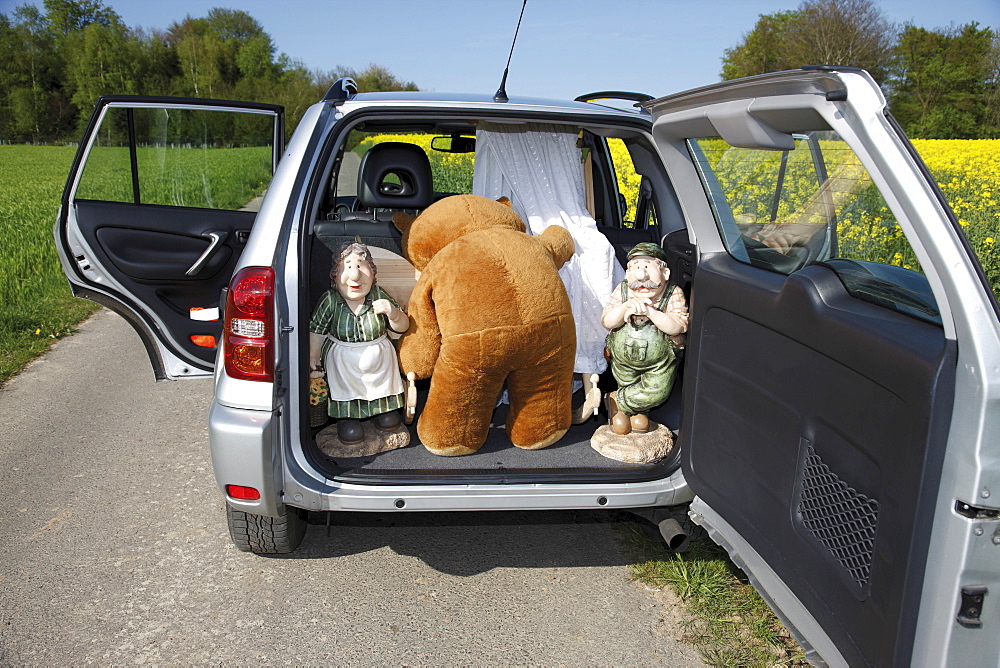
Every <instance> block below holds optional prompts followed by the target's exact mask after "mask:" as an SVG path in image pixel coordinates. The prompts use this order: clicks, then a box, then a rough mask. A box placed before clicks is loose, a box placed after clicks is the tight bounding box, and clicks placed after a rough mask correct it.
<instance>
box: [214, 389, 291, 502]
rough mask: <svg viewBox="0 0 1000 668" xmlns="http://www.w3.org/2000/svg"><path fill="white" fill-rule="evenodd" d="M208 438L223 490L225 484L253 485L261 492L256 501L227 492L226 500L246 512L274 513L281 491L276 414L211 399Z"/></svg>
mask: <svg viewBox="0 0 1000 668" xmlns="http://www.w3.org/2000/svg"><path fill="white" fill-rule="evenodd" d="M208 440H209V446H210V449H211V453H212V468H213V470H214V471H215V480H216V482H218V484H219V488H220V489H221V490H222V493H223V494H225V493H226V485H242V486H245V487H253V488H254V489H256V490H257V491H259V492H260V498H259V499H257V500H255V501H245V500H242V499H232V498H229V497H228V496H227V497H226V499H227V501H228V503H229V504H230V505H231V506H233V507H234V508H237V509H239V510H242V511H245V512H248V513H254V514H256V515H268V516H270V517H277V516H278V506H279V504H280V499H279V496H280V492H281V486H280V481H281V457H280V454H279V453H280V450H279V447H278V443H279V435H278V419H277V414H276V413H275V412H269V411H255V410H247V409H243V408H232V407H229V406H223V405H222V404H219V403H216V402H213V403H212V408H211V411H210V412H209V417H208Z"/></svg>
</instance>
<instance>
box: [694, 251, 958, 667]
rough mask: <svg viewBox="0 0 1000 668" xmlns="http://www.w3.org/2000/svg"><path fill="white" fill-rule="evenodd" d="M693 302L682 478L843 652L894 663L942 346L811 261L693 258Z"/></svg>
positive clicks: (936, 450)
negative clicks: (781, 266)
mask: <svg viewBox="0 0 1000 668" xmlns="http://www.w3.org/2000/svg"><path fill="white" fill-rule="evenodd" d="M693 302H694V303H693V310H692V317H691V319H692V322H697V323H699V325H698V327H696V328H693V331H692V334H691V336H690V339H689V345H688V355H689V362H688V371H689V377H690V370H691V369H692V368H696V369H697V373H696V378H695V380H694V382H693V383H690V381H689V384H688V385H687V386H686V392H687V394H686V395H685V417H684V420H683V424H684V425H685V432H686V433H685V435H684V438H685V442H694V443H697V444H698V447H697V448H688V449H687V450H686V457H685V459H686V461H685V476H686V478H687V479H688V481H689V483H690V484H691V485H692V487H693V488H694V489H695V490H696V491H697V493H698V495H699V497H701V498H702V500H703V501H704V502H705V503H707V504H708V505H709V506H711V507H712V508H714V509H715V510H716V511H718V512H719V514H720V515H722V516H724V517H726V519H727V521H728V522H729V523H730V525H732V526H733V527H734V528H735V529H736V530H737V531H738V532H739V533H740V534H741V535H742V536H743V537H744V538H746V539H747V541H748V542H749V543H751V544H752V545H754V548H755V549H756V550H757V552H758V553H759V554H760V555H761V557H762V558H764V559H765V560H766V561H767V562H768V563H769V564H770V565H771V567H772V569H774V571H775V572H776V573H777V574H778V576H779V577H780V578H781V580H783V581H784V582H785V583H786V584H787V585H788V586H789V587H790V588H791V589H792V590H794V591H796V592H797V595H798V596H799V598H800V600H801V601H802V602H803V604H804V605H805V606H806V608H807V609H808V610H809V611H810V612H811V614H812V615H813V616H814V617H815V618H816V619H817V620H818V621H820V623H821V624H822V625H823V626H824V628H826V630H827V633H828V634H829V635H830V636H831V638H833V639H834V641H835V642H836V643H837V644H838V646H840V648H841V651H842V652H843V653H844V655H845V658H846V659H847V660H848V662H849V663H850V664H851V665H864V664H873V665H890V664H893V663H895V662H896V661H897V660H898V659H899V658H900V657H902V656H906V653H907V651H908V649H907V648H908V645H909V644H910V643H912V630H913V629H912V621H913V618H912V616H908V615H907V614H906V609H907V604H913V603H914V600H913V597H914V596H917V595H918V591H917V590H914V589H912V588H911V585H912V583H911V582H910V581H909V578H910V577H911V573H912V572H913V571H911V570H910V569H911V568H918V567H919V563H914V559H918V558H919V555H920V554H921V553H923V552H925V550H922V549H920V548H919V546H915V545H912V544H911V542H912V541H911V537H913V536H915V535H916V536H921V535H926V532H927V531H928V524H929V515H928V513H927V512H926V511H927V507H928V503H929V499H928V498H927V496H926V495H924V494H923V493H922V492H923V491H924V490H927V489H932V487H930V486H929V484H931V483H933V480H931V479H928V478H932V477H933V475H934V471H935V470H936V468H935V467H934V463H935V462H939V461H940V458H941V451H942V449H943V446H942V443H943V442H944V441H943V439H942V438H941V437H942V427H943V426H946V425H947V423H948V419H949V416H950V412H951V403H950V400H949V399H948V397H949V396H950V394H949V392H950V388H951V383H952V381H953V377H952V375H953V371H952V370H953V369H954V364H955V351H954V347H953V346H952V345H950V344H948V342H947V341H946V340H945V338H944V335H943V332H942V330H941V328H940V327H937V326H935V325H932V324H929V323H925V322H921V321H919V320H917V319H915V318H911V317H908V316H905V315H901V314H897V313H893V312H889V311H886V309H882V308H879V307H877V306H873V305H871V304H868V303H866V302H863V301H859V300H857V299H854V298H853V297H851V296H850V295H849V294H848V293H847V291H846V290H845V288H844V287H843V285H842V284H841V282H840V280H839V279H838V278H837V276H836V274H835V273H834V272H833V271H831V270H829V269H827V268H825V267H823V266H821V265H814V266H810V267H807V268H805V269H803V270H801V271H799V272H797V273H795V274H793V275H791V276H788V277H785V276H781V275H779V274H775V273H772V272H769V271H765V270H761V269H758V268H755V267H752V266H748V265H746V264H743V263H740V262H738V261H736V260H734V259H733V258H731V257H730V256H728V255H716V256H714V257H712V258H707V259H705V258H703V259H702V262H701V264H700V265H699V272H698V276H697V282H696V283H695V299H694V300H693ZM692 365H694V366H693V367H692ZM733 490H740V493H739V494H738V495H734V494H733ZM915 548H916V549H915ZM918 570H919V568H918ZM818 574H822V576H820V577H817V576H818ZM908 626H909V627H910V628H905V627H908ZM897 628H899V632H898V633H890V632H887V629H897ZM851 648H853V650H854V651H853V653H852V652H851Z"/></svg>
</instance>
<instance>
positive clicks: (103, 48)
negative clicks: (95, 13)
mask: <svg viewBox="0 0 1000 668" xmlns="http://www.w3.org/2000/svg"><path fill="white" fill-rule="evenodd" d="M141 57H142V49H141V45H140V43H139V42H138V40H136V39H134V38H132V36H131V35H130V34H129V31H128V30H127V29H126V28H125V26H123V25H121V24H120V23H117V22H116V23H112V24H111V25H108V26H106V25H103V24H101V23H96V22H94V23H90V24H88V25H87V26H86V27H84V28H83V29H82V30H81V31H79V39H78V40H75V43H74V45H73V46H72V47H71V49H70V52H69V53H68V54H67V56H66V83H67V84H68V86H67V88H68V89H69V90H71V91H72V94H71V98H70V99H71V100H72V102H73V104H75V105H76V106H77V108H79V109H80V112H81V116H82V120H86V118H87V117H88V116H89V112H90V109H91V107H92V106H93V105H94V103H95V102H96V101H97V98H98V97H100V96H101V95H109V94H133V95H134V94H136V93H138V92H139V83H138V77H139V72H140V70H141Z"/></svg>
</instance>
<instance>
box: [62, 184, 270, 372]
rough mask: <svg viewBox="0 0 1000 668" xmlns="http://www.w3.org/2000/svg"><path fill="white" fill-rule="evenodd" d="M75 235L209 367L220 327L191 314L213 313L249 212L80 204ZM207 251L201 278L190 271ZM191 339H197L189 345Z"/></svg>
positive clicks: (239, 247)
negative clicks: (200, 311)
mask: <svg viewBox="0 0 1000 668" xmlns="http://www.w3.org/2000/svg"><path fill="white" fill-rule="evenodd" d="M75 214H76V215H75V218H76V223H77V226H78V229H79V232H80V234H81V235H82V236H83V238H84V239H85V240H86V241H87V243H88V246H89V247H90V249H91V250H92V251H93V252H94V254H95V257H93V258H90V260H91V261H92V262H96V263H97V264H98V265H99V266H101V267H102V268H103V270H104V272H105V273H106V274H108V275H109V276H111V277H112V278H113V279H114V280H115V281H116V282H117V283H119V284H121V285H127V286H129V287H128V289H129V292H130V293H131V296H132V297H133V298H134V299H135V300H136V301H138V302H140V303H142V304H145V305H146V306H147V307H149V308H150V309H151V310H153V311H154V312H155V313H156V315H157V316H158V318H159V320H160V321H161V323H162V327H165V328H166V329H167V330H168V331H170V332H171V334H172V335H173V338H174V339H175V341H176V342H177V344H178V345H179V346H181V347H182V349H183V350H184V351H186V352H187V353H189V354H190V355H191V356H193V357H195V358H196V359H199V360H202V361H203V362H205V363H206V364H210V363H211V362H212V361H213V360H214V358H215V349H214V347H212V346H205V345H198V344H197V343H195V341H202V342H207V341H210V340H211V339H200V338H198V337H214V338H215V339H216V340H217V339H218V337H219V335H220V333H221V325H220V324H219V321H217V320H199V319H193V318H192V311H191V309H195V310H196V312H197V311H199V310H204V309H213V308H218V307H219V306H220V304H219V296H220V294H221V293H222V289H223V288H224V287H225V286H226V284H227V283H228V281H229V278H230V277H231V276H232V273H233V270H234V269H235V265H236V262H237V260H238V259H239V256H240V253H241V252H242V243H241V242H240V241H239V240H240V239H241V238H245V235H246V233H247V232H248V231H249V230H250V228H251V227H252V226H253V221H254V216H255V214H254V213H253V212H246V211H215V210H209V209H185V208H179V207H161V206H138V205H134V204H123V203H117V202H94V201H86V200H80V201H77V202H76V205H75ZM210 233H211V234H214V235H215V238H217V239H219V241H218V243H215V244H214V248H211V250H212V252H211V254H210V256H209V257H206V258H205V259H204V260H203V261H202V263H201V267H200V269H199V271H197V272H196V273H195V274H194V275H189V274H188V271H189V270H190V269H192V268H193V267H195V266H196V264H198V262H199V260H201V259H202V257H203V256H204V254H205V253H206V252H207V251H209V249H210V247H212V246H213V237H210V236H209V234H210ZM192 337H194V338H192Z"/></svg>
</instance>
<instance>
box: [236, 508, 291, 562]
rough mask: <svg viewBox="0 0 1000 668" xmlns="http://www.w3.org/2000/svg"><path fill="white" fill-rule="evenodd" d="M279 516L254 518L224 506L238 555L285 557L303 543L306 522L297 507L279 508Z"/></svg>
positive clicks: (251, 515) (257, 516) (254, 516)
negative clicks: (275, 555) (250, 553)
mask: <svg viewBox="0 0 1000 668" xmlns="http://www.w3.org/2000/svg"><path fill="white" fill-rule="evenodd" d="M279 512H280V514H279V516H278V517H268V516H266V515H255V514H253V513H247V512H244V511H242V510H237V509H235V508H233V507H232V506H231V505H229V504H228V503H227V504H226V520H227V521H228V523H229V535H230V536H231V537H232V539H233V544H234V545H235V546H236V549H238V550H239V551H241V552H253V553H254V554H288V553H289V552H293V551H295V548H297V547H298V546H299V543H301V542H302V538H303V537H304V536H305V534H306V520H305V518H303V517H302V513H301V512H300V511H299V509H298V508H292V507H291V506H281V509H280V511H279Z"/></svg>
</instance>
